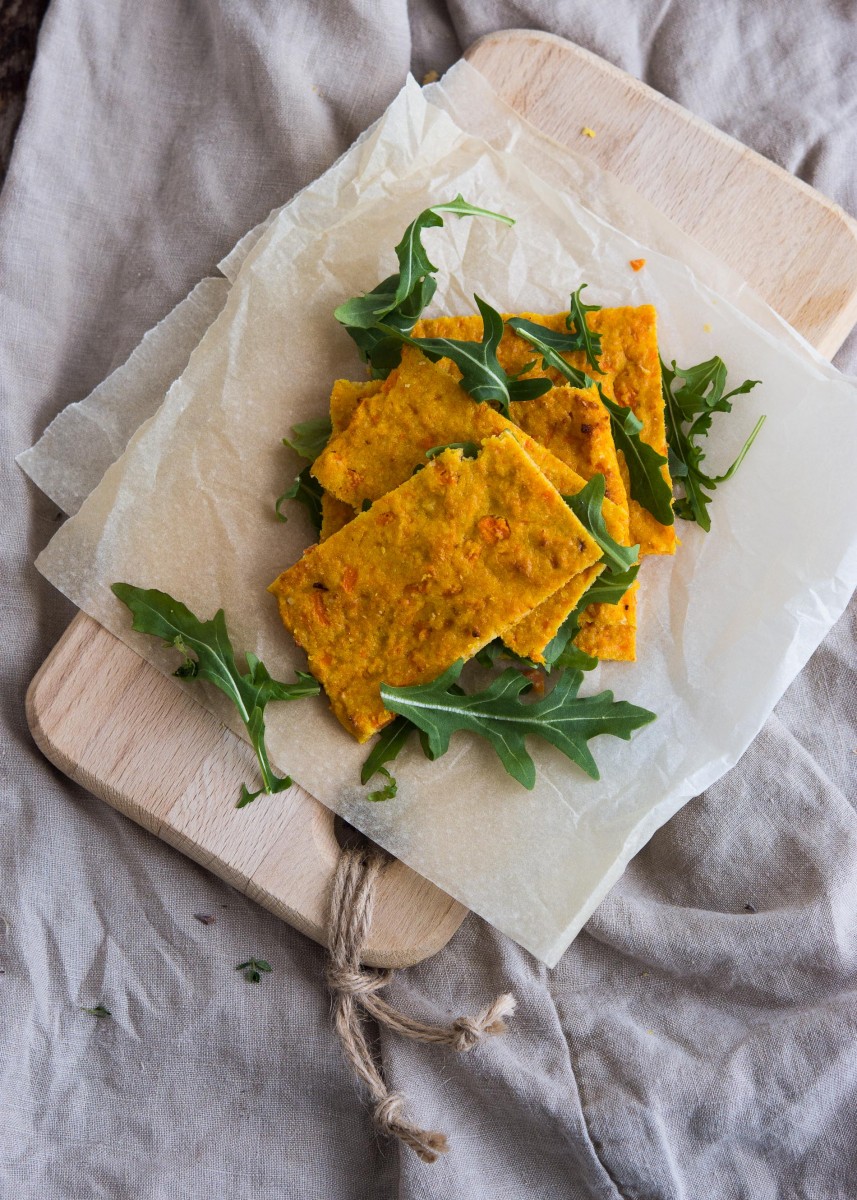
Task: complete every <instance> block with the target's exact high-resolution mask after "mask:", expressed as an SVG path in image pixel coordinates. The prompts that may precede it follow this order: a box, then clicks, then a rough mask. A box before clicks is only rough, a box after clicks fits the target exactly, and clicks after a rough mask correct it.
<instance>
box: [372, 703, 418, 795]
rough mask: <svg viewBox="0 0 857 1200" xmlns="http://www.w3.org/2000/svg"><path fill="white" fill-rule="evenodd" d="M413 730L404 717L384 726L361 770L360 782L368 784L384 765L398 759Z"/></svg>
mask: <svg viewBox="0 0 857 1200" xmlns="http://www.w3.org/2000/svg"><path fill="white" fill-rule="evenodd" d="M413 730H414V726H413V725H412V724H411V722H410V721H409V720H407V718H406V717H396V719H395V721H391V722H390V724H389V725H385V726H384V728H383V729H382V730H381V732H380V733H379V734H378V740H377V742H376V743H375V745H374V746H373V747H372V750H371V752H370V754H369V757H368V758H367V759H366V761H365V763H364V764H363V766H362V768H361V771H360V782H361V783H368V782H369V780H370V779H371V778H372V776H373V775H377V773H378V772H379V771H381V770H383V769H384V766H385V764H386V763H388V762H393V760H394V759H396V758H398V756H399V754H400V753H401V750H402V747H403V746H404V745H405V742H406V741H407V740H408V738H409V737H410V736H411V734H412V733H413Z"/></svg>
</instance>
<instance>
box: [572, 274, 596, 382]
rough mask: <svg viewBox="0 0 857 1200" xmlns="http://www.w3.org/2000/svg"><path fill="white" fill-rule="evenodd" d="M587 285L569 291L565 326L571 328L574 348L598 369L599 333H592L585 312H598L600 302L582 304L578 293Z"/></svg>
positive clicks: (594, 368)
mask: <svg viewBox="0 0 857 1200" xmlns="http://www.w3.org/2000/svg"><path fill="white" fill-rule="evenodd" d="M588 286H589V285H588V284H586V283H582V284H581V285H580V287H579V288H578V289H577V291H576V292H572V293H571V299H570V301H569V312H568V316H567V317H566V318H565V327H566V329H568V330H573V332H574V335H575V338H576V340H577V346H576V347H575V349H577V350H582V351H583V353H584V354H585V355H586V360H587V362H588V363H589V364H590V366H591V367H592V369H593V371H599V370H600V369H601V368H600V367H599V365H598V360H599V359H600V358H601V334H600V333H594V332H593V331H592V330H591V329H590V328H589V324H588V323H587V320H586V314H587V313H590V312H600V311H601V305H600V304H584V303H583V301H582V300H581V299H580V293H581V292H582V291H583V289H584V288H585V287H588Z"/></svg>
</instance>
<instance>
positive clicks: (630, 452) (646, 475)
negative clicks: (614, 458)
mask: <svg viewBox="0 0 857 1200" xmlns="http://www.w3.org/2000/svg"><path fill="white" fill-rule="evenodd" d="M598 394H599V396H600V397H601V403H602V404H603V405H604V407H605V408H606V409H607V411H608V412H609V413H610V431H611V433H612V434H613V441H614V443H615V445H616V449H617V450H621V451H622V453H623V454H624V455H625V463H626V464H627V467H628V478H629V480H630V483H631V497H632V499H634V500H636V501H637V503H638V504H641V505H642V506H643V508H645V509H646V510H647V511H648V512H650V513H651V514H652V516H653V517H654V518H655V520H657V521H660V523H661V524H662V525H672V524H673V522H674V521H675V517H674V516H673V507H672V491H671V490H670V486H669V484H668V483H667V481H666V480H665V479H664V477H663V475H662V474H661V467H662V466H663V465H664V463H665V462H666V461H667V460H666V459H665V458H664V456H663V455H662V454H658V452H657V450H655V449H654V448H653V447H652V446H650V445H649V443H648V442H644V441H643V439H642V438H641V437H640V433H641V431H642V428H643V422H642V421H641V420H640V419H639V417H637V416H636V414H635V413H634V412H633V411H632V410H631V409H630V408H625V407H624V406H623V405H621V404H617V403H616V402H615V401H614V400H608V399H607V397H606V396H605V395H604V393H603V392H602V390H601V388H600V387H599V388H598Z"/></svg>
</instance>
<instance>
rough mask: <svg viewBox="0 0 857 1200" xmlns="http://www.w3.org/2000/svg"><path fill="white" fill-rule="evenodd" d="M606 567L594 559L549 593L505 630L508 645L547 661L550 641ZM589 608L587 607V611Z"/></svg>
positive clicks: (536, 658) (534, 659)
mask: <svg viewBox="0 0 857 1200" xmlns="http://www.w3.org/2000/svg"><path fill="white" fill-rule="evenodd" d="M603 570H604V563H594V564H593V565H592V566H591V567H587V568H586V569H585V570H584V571H581V572H580V573H579V574H577V575H575V576H574V578H573V579H569V581H568V583H565V584H563V586H562V587H561V588H558V589H557V590H556V591H555V592H554V594H553V595H552V596H548V598H547V600H543V601H542V602H541V604H537V605H536V607H535V608H534V609H533V610H532V611H531V612H528V613H527V615H526V616H525V617H522V618H521V620H520V621H518V622H517V623H516V624H515V625H512V626H511V628H509V629H505V630H504V631H503V642H504V643H505V645H507V646H508V647H509V649H510V650H511V651H512V653H513V654H519V655H520V656H521V658H529V659H531V661H532V662H537V663H543V662H544V661H545V656H544V650H545V647H546V646H547V644H548V642H550V640H551V639H552V638H554V637H556V634H557V631H558V630H559V627H560V625H562V623H563V621H564V620H565V618H566V617H567V616H568V614H569V613H571V612H573V611H574V610H575V609H576V608H577V606H578V604H579V603H580V601H581V598H582V596H583V593H584V592H585V591H586V589H587V588H588V587H589V586H590V584H592V583H594V582H595V580H596V579H597V578H598V576H599V575H600V574H601V572H602V571H603ZM595 607H596V605H594V604H590V605H589V608H595ZM597 607H599V608H608V607H610V606H609V605H598V606H597ZM589 608H587V610H586V611H587V612H588V611H589ZM575 640H576V639H575ZM587 653H588V652H587Z"/></svg>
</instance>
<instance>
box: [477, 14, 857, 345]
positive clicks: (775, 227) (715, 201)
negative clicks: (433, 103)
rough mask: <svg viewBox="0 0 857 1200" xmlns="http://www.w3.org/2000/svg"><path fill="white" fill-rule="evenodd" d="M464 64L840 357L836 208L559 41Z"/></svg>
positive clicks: (847, 268)
mask: <svg viewBox="0 0 857 1200" xmlns="http://www.w3.org/2000/svg"><path fill="white" fill-rule="evenodd" d="M465 57H466V58H467V60H468V61H469V62H470V64H471V66H474V67H476V69H477V70H478V71H479V72H480V74H482V75H484V76H485V78H486V79H487V80H488V82H489V83H490V84H491V86H492V88H493V89H494V90H495V91H496V92H497V93H498V95H500V96H501V97H502V98H503V99H504V100H505V101H506V103H507V104H509V105H511V106H512V107H513V108H514V109H515V110H516V111H517V112H519V113H520V114H521V115H522V116H523V117H526V118H527V120H529V121H531V122H532V123H533V124H534V125H535V126H536V127H537V128H538V129H539V130H541V131H542V132H543V133H546V134H549V135H550V136H551V137H552V138H554V139H555V140H556V141H558V142H560V143H562V144H563V145H566V146H569V147H570V148H571V149H573V150H574V151H575V152H576V153H577V154H583V155H586V156H587V157H591V158H593V159H594V160H595V162H596V163H597V164H598V166H600V167H602V168H603V169H604V170H605V171H609V172H611V174H613V175H615V176H616V177H617V178H618V179H620V180H621V181H622V182H623V183H626V184H628V185H629V186H631V187H633V188H634V190H635V191H637V192H638V193H640V195H642V196H643V197H645V199H646V200H648V201H650V202H651V203H652V204H654V205H655V206H656V207H657V208H659V209H660V210H661V212H663V213H665V214H666V216H668V217H669V218H670V219H671V220H673V221H675V223H676V224H677V225H679V226H680V227H681V228H682V229H683V230H684V231H685V232H686V233H689V234H692V235H693V236H694V237H695V238H696V240H697V241H699V242H701V243H702V244H703V245H704V246H705V247H706V249H708V250H711V251H712V252H713V253H714V254H716V255H717V256H718V258H720V259H722V260H723V261H724V262H725V263H727V264H728V265H729V266H730V267H732V268H733V269H734V270H736V271H737V272H738V273H739V274H740V275H741V277H742V278H743V279H746V280H747V281H748V282H750V283H751V284H752V286H753V288H754V290H755V291H756V292H757V293H758V294H759V295H760V296H762V298H763V299H764V300H766V301H767V302H768V304H770V306H771V308H773V309H775V310H776V311H777V312H778V313H779V314H780V316H782V317H785V319H786V320H787V321H788V322H789V324H791V325H793V326H794V328H795V329H797V330H798V332H799V333H802V334H803V336H804V337H805V338H806V339H807V341H808V342H811V343H812V345H813V346H815V347H816V349H817V350H820V351H821V353H822V354H825V355H827V356H828V357H832V356H833V354H835V353H836V351H837V350H838V349H839V347H840V346H841V345H842V343H843V342H844V341H845V338H846V337H847V336H848V334H849V333H850V332H851V330H852V329H853V327H854V325H855V324H857V221H854V220H853V218H851V217H849V216H848V214H847V213H845V212H844V210H843V209H841V208H840V207H839V206H838V205H837V204H834V203H833V201H832V200H828V199H827V198H826V197H825V196H822V195H821V194H820V193H819V192H816V191H814V189H813V188H811V187H809V185H808V184H805V183H803V182H801V180H799V179H796V178H795V177H794V176H793V175H790V174H789V173H788V172H787V171H784V170H783V169H782V167H778V166H776V164H774V163H772V162H771V161H770V160H769V159H767V158H763V157H762V155H760V154H757V153H756V152H755V151H753V150H749V149H748V148H747V147H746V146H742V145H741V143H740V142H736V141H735V139H734V138H731V137H729V136H728V135H727V134H725V133H721V132H720V130H719V129H715V128H714V127H713V126H712V125H708V124H706V122H705V121H701V120H700V119H699V118H698V117H695V116H694V115H693V114H692V113H689V112H688V111H687V110H686V109H684V108H682V107H681V106H680V105H678V104H675V103H674V102H673V101H672V100H668V99H667V98H666V97H665V96H662V95H661V94H660V93H659V92H655V91H653V90H652V88H650V87H648V86H647V85H646V84H644V83H641V82H640V81H639V80H638V79H634V78H633V77H632V76H630V75H628V74H626V73H625V72H624V71H620V70H619V69H618V68H617V67H614V66H612V65H611V64H610V63H608V62H605V60H604V59H603V58H599V57H598V56H597V55H595V54H592V53H590V51H588V50H583V49H581V47H580V46H575V45H573V44H572V43H571V42H567V41H565V40H564V39H563V38H559V37H556V36H554V35H553V34H549V33H539V32H535V31H532V30H506V31H505V32H503V33H494V34H489V35H488V36H487V37H485V38H482V39H481V40H480V41H478V42H476V43H474V45H473V46H471V47H470V49H469V50H468V51H467V54H466V56H465ZM584 128H589V129H592V130H594V132H595V135H596V136H595V137H594V138H588V137H586V136H585V135H584V134H583V133H582V132H581V131H582V129H584Z"/></svg>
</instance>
